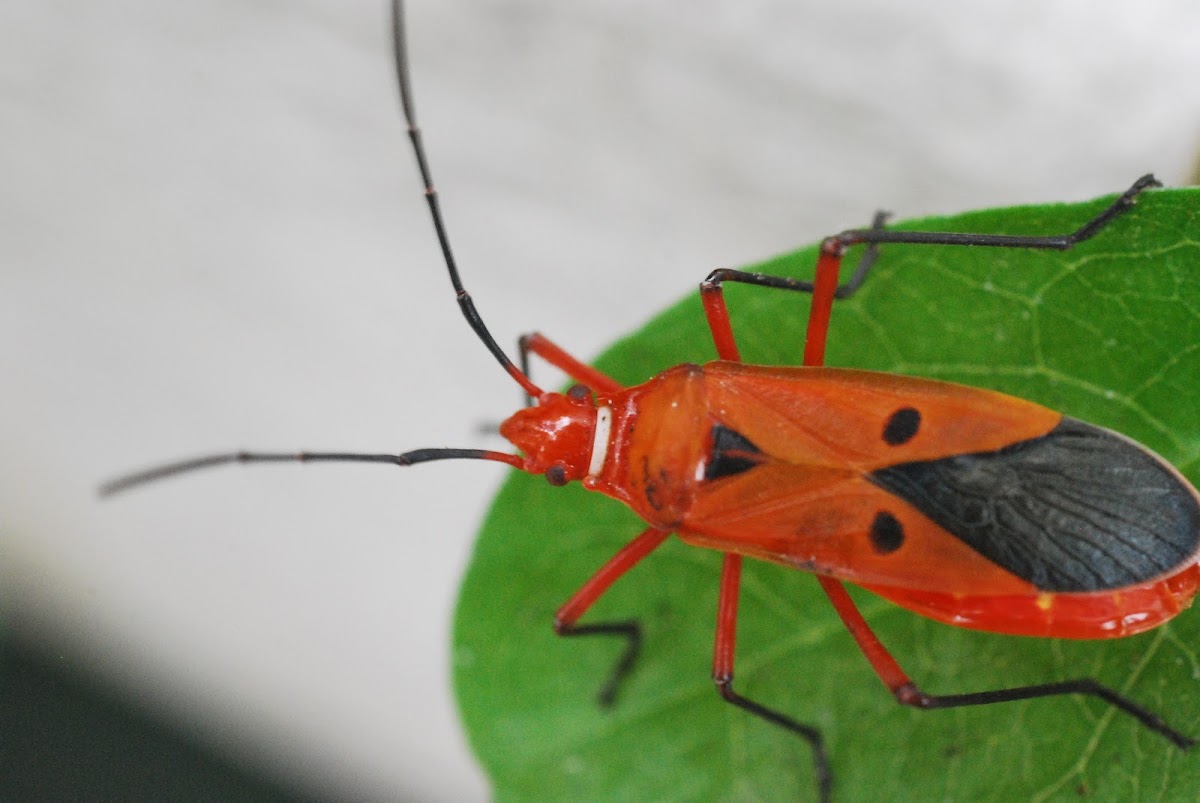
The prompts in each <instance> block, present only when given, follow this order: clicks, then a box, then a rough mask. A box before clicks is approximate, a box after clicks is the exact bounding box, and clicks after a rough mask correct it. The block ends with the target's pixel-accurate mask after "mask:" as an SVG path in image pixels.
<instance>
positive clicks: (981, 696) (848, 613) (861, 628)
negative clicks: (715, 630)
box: [817, 577, 1196, 750]
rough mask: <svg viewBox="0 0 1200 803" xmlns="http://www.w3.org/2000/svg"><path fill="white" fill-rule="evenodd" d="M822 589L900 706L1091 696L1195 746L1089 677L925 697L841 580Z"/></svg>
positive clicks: (823, 583) (825, 581) (830, 581)
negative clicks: (864, 616) (865, 617)
mask: <svg viewBox="0 0 1200 803" xmlns="http://www.w3.org/2000/svg"><path fill="white" fill-rule="evenodd" d="M817 579H818V580H819V581H820V582H821V588H822V589H824V591H825V593H826V594H827V595H828V596H829V600H830V601H831V602H832V603H833V607H834V609H835V610H836V611H837V613H838V616H840V617H841V619H842V622H843V623H845V625H846V629H847V630H849V631H850V635H851V636H853V637H854V641H855V642H856V643H857V644H858V646H859V649H861V650H862V651H863V655H865V656H866V658H867V660H868V661H869V662H870V664H871V666H872V667H873V668H874V669H875V673H876V674H877V675H879V679H880V680H882V681H883V682H884V685H886V686H887V687H888V689H890V690H891V692H892V694H893V695H894V696H895V698H896V700H897V701H898V702H899V703H901V704H902V705H910V706H912V707H914V708H922V709H930V708H958V707H960V706H965V705H988V704H991V703H1006V702H1011V701H1013V700H1031V699H1034V698H1036V697H1054V696H1057V695H1060V694H1087V695H1091V696H1092V697H1097V698H1099V699H1101V700H1103V701H1104V702H1106V703H1108V704H1109V705H1112V706H1114V707H1116V708H1119V709H1120V710H1122V711H1124V712H1125V713H1127V714H1129V715H1130V716H1132V717H1134V718H1136V719H1137V720H1138V721H1139V722H1141V723H1142V724H1143V725H1144V726H1146V727H1147V728H1149V729H1150V730H1152V731H1154V732H1155V733H1157V734H1160V735H1161V736H1163V737H1165V738H1167V739H1169V740H1170V741H1171V742H1172V743H1174V744H1175V745H1177V746H1178V747H1180V748H1181V749H1184V750H1186V749H1188V748H1189V747H1191V746H1192V745H1194V744H1195V743H1196V740H1195V739H1191V738H1189V737H1187V736H1184V735H1183V734H1182V733H1180V732H1179V731H1177V730H1175V729H1174V728H1172V727H1171V726H1170V725H1168V724H1167V723H1166V722H1164V721H1163V719H1162V717H1160V716H1158V715H1157V714H1155V713H1153V712H1152V711H1149V710H1147V709H1146V708H1143V707H1142V706H1140V705H1138V704H1137V703H1135V702H1133V701H1132V700H1130V699H1128V698H1126V697H1124V696H1122V695H1120V694H1118V693H1117V692H1115V691H1113V690H1112V689H1110V688H1109V687H1107V686H1105V685H1103V684H1101V683H1098V682H1097V681H1095V680H1093V679H1091V678H1079V679H1076V680H1064V681H1060V682H1057V683H1041V684H1037V685H1033V686H1018V687H1016V688H1012V689H996V690H994V691H982V692H973V693H969V694H947V695H933V694H926V693H925V692H923V691H921V689H920V688H918V687H917V685H916V684H915V683H913V682H912V680H910V679H909V677H908V675H906V674H904V670H902V669H901V668H900V665H899V664H897V663H896V659H894V658H893V657H892V656H891V653H889V652H888V651H887V648H886V647H884V646H883V643H882V642H881V641H880V640H879V638H878V637H877V636H876V635H875V634H874V633H873V632H872V631H871V628H870V626H869V625H868V624H867V622H866V620H865V619H863V617H862V614H861V613H859V611H858V608H857V607H856V606H855V605H854V601H853V600H852V599H851V598H850V595H849V594H848V593H847V592H846V588H845V586H843V585H842V584H841V583H840V582H838V581H837V580H834V579H832V578H830V577H818V578H817Z"/></svg>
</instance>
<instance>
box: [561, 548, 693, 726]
mask: <svg viewBox="0 0 1200 803" xmlns="http://www.w3.org/2000/svg"><path fill="white" fill-rule="evenodd" d="M670 534H671V531H670V530H659V529H655V528H653V527H651V528H650V529H648V530H645V531H644V532H643V533H642V534H641V535H639V536H638V537H637V538H635V539H633V540H632V541H630V542H629V543H628V544H626V545H625V546H624V547H622V548H621V550H620V551H619V552H617V554H615V555H613V556H612V558H610V559H609V561H608V563H605V564H604V565H603V566H601V567H600V570H599V571H597V572H596V573H595V574H594V575H592V577H591V579H589V580H588V581H587V582H586V583H584V584H583V587H582V588H580V589H579V590H578V591H576V592H575V593H574V594H573V595H571V598H570V599H569V600H567V601H566V603H565V604H564V605H563V606H562V607H561V608H559V609H558V613H556V614H555V615H554V632H555V633H557V634H558V635H560V636H596V635H600V636H621V637H622V638H624V639H625V641H626V644H625V652H624V653H622V654H621V657H620V658H619V659H618V660H617V663H616V665H615V666H614V667H613V670H612V673H611V674H610V675H609V677H608V680H606V681H605V682H604V685H602V686H601V687H600V692H599V694H598V695H597V699H598V701H599V703H600V705H601V706H602V707H604V708H609V707H611V706H612V704H613V703H614V702H616V699H617V692H618V691H619V690H620V686H621V682H622V681H624V680H625V678H626V677H627V676H628V675H629V673H630V671H631V670H632V669H633V665H634V663H635V662H636V661H637V656H638V652H639V651H640V650H641V646H642V628H641V625H640V624H638V622H637V620H636V619H626V620H623V621H616V622H596V623H593V624H587V625H577V624H575V623H576V622H577V621H578V620H579V617H581V616H583V614H584V613H586V612H587V609H588V608H590V607H592V604H593V603H595V601H596V600H598V599H600V597H601V596H602V595H603V594H604V592H605V591H607V590H608V588H609V586H611V585H612V584H613V583H615V582H616V581H617V578H619V577H620V576H621V575H623V574H625V572H627V571H629V570H630V569H632V568H633V567H634V566H636V565H637V564H638V562H639V561H641V559H642V558H644V557H646V556H647V555H649V554H650V553H651V552H653V551H654V550H655V549H656V548H657V547H658V546H659V545H660V544H662V542H663V541H665V540H666V539H667V536H668V535H670Z"/></svg>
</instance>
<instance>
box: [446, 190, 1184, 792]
mask: <svg viewBox="0 0 1200 803" xmlns="http://www.w3.org/2000/svg"><path fill="white" fill-rule="evenodd" d="M1104 204H1105V200H1098V201H1095V202H1091V203H1085V204H1079V205H1072V206H1067V205H1052V206H1039V207H1024V208H1017V209H1000V210H990V211H984V212H975V213H971V214H966V215H961V216H958V217H952V218H940V219H928V220H920V221H913V222H910V223H907V224H904V228H913V229H922V230H934V231H938V230H941V231H977V232H1002V233H1007V234H1018V233H1020V234H1060V233H1065V232H1069V231H1073V230H1074V229H1076V228H1077V227H1078V226H1079V225H1080V224H1081V223H1082V222H1084V221H1086V220H1087V219H1089V217H1090V216H1092V215H1093V214H1095V213H1096V212H1098V211H1099V210H1100V209H1101V208H1102V207H1103V206H1104ZM1198 211H1200V191H1194V190H1176V191H1159V192H1152V193H1148V194H1147V195H1145V196H1143V197H1142V198H1141V199H1140V200H1139V202H1138V204H1137V206H1136V207H1135V208H1134V209H1133V210H1132V211H1131V212H1129V213H1128V214H1126V215H1125V216H1123V217H1121V218H1119V219H1118V220H1117V221H1116V222H1115V223H1113V224H1112V225H1111V226H1110V227H1108V228H1107V229H1105V230H1103V231H1102V232H1100V234H1098V235H1097V236H1096V237H1095V238H1094V239H1093V240H1091V241H1089V242H1086V243H1084V244H1082V245H1080V246H1078V247H1077V248H1075V249H1073V250H1071V251H1068V252H1061V253H1060V252H1038V251H1030V250H1014V249H997V248H962V247H930V246H887V247H885V248H884V249H883V251H882V255H881V258H880V261H879V263H878V265H877V267H876V268H875V270H874V272H873V274H872V275H871V277H870V279H869V280H868V281H867V283H866V284H865V285H864V287H863V288H862V289H861V290H860V291H859V292H858V293H857V294H856V295H855V296H854V297H853V298H851V299H849V300H846V301H841V302H838V303H837V305H836V306H835V309H834V322H833V327H832V329H831V332H830V337H829V352H828V364H830V365H841V366H856V367H861V368H870V369H875V370H881V371H891V372H897V373H905V374H914V375H918V376H928V377H934V378H937V379H944V380H949V381H956V382H963V383H967V384H972V385H977V386H981V387H989V388H995V389H997V390H1001V391H1004V392H1007V393H1011V394H1013V395H1016V396H1021V397H1024V398H1027V399H1031V400H1033V401H1036V402H1040V403H1042V404H1044V405H1046V406H1049V407H1052V408H1054V409H1057V410H1061V411H1063V412H1065V413H1067V414H1069V415H1072V416H1075V417H1077V418H1081V419H1084V420H1086V421H1091V422H1093V423H1096V424H1100V425H1103V426H1107V427H1111V428H1114V429H1117V430H1119V431H1121V432H1124V433H1127V434H1128V435H1130V436H1131V437H1133V438H1135V439H1137V440H1139V441H1141V442H1142V443H1144V444H1146V445H1147V446H1149V447H1150V448H1152V449H1154V450H1155V451H1157V452H1158V453H1159V454H1161V455H1163V456H1164V457H1165V458H1166V459H1168V460H1170V461H1171V462H1172V463H1174V464H1175V465H1176V466H1178V467H1179V468H1180V469H1181V470H1182V471H1183V472H1184V473H1185V474H1186V475H1188V476H1189V477H1190V478H1191V480H1192V482H1193V483H1195V482H1196V481H1197V480H1198V479H1200V415H1197V413H1198V412H1200V223H1198V220H1197V212H1198ZM855 257H856V255H855V254H851V255H850V257H849V259H848V261H847V264H848V265H851V264H853V260H854V259H855ZM814 261H815V249H814V248H808V249H805V250H803V251H799V252H797V253H794V254H789V255H787V256H783V257H780V258H778V259H774V260H771V261H769V262H767V263H764V264H763V265H759V266H753V267H752V268H751V269H752V270H762V271H764V272H770V273H778V274H783V275H789V276H795V277H809V276H811V274H812V265H813V264H814ZM695 278H697V279H698V278H700V277H699V275H697V277H695ZM727 297H728V302H729V307H730V310H731V311H732V314H733V325H734V331H735V333H736V334H737V336H738V339H739V342H740V344H741V348H742V354H743V357H744V358H745V360H746V361H747V362H754V363H765V364H796V363H798V362H799V359H800V352H801V346H802V343H803V337H804V331H803V330H804V325H805V318H806V315H807V311H808V303H809V301H808V297H807V296H804V295H801V294H792V293H784V292H778V291H771V290H765V289H761V288H752V287H744V286H737V285H729V286H728V291H727ZM714 356H715V352H714V349H713V346H712V339H711V337H710V335H709V334H708V330H707V327H706V325H705V322H704V316H703V313H702V310H701V306H700V303H699V299H698V297H697V294H694V293H693V294H691V295H690V296H689V297H688V298H687V299H686V300H685V301H683V302H682V303H680V304H678V305H677V306H675V307H673V308H671V309H669V310H667V311H666V312H664V313H663V314H662V315H660V316H658V317H657V318H655V319H654V320H653V321H651V322H650V323H649V324H648V325H647V326H646V327H645V328H644V329H643V330H642V331H640V332H638V333H637V334H635V335H633V336H631V337H628V338H625V339H623V340H621V341H619V342H618V343H617V344H616V345H614V346H613V347H612V349H610V350H609V351H608V352H607V353H606V354H604V355H603V356H602V357H601V358H600V359H599V360H598V361H597V363H596V364H597V365H598V366H599V367H600V368H601V369H602V370H604V371H606V372H608V373H609V374H610V375H612V376H614V377H615V378H617V379H618V380H620V381H621V382H624V383H629V384H634V383H638V382H642V381H645V380H646V379H648V378H649V377H651V376H653V375H654V374H655V373H657V372H659V371H661V370H663V369H665V368H667V367H669V366H672V365H676V364H678V363H682V362H704V361H707V360H710V359H713V358H714ZM641 528H642V524H641V522H640V521H639V520H638V519H637V518H636V517H635V516H634V515H633V514H631V513H630V512H629V511H628V510H626V509H624V508H623V507H622V506H621V505H619V504H618V503H616V502H614V501H612V500H610V499H607V498H603V497H600V496H599V495H593V494H589V493H587V492H586V491H584V490H582V489H581V488H580V487H579V486H578V485H574V486H572V487H567V488H553V487H550V486H549V485H548V483H547V482H546V481H545V480H544V479H542V478H540V477H529V476H525V475H515V476H513V477H512V478H511V479H510V480H509V482H508V483H507V484H506V485H505V487H504V489H503V490H502V491H501V493H500V495H499V496H498V497H497V499H496V501H495V504H494V506H493V508H492V511H491V514H490V515H489V517H488V520H487V523H486V525H485V527H484V529H483V532H482V534H481V536H480V538H479V542H478V544H477V546H476V550H475V555H474V559H473V561H472V563H471V566H470V568H469V570H468V573H467V577H466V580H465V582H464V585H463V589H462V596H461V598H460V600H459V607H458V612H457V621H456V625H455V645H456V646H455V685H456V689H457V693H458V697H459V702H460V705H461V707H462V712H463V720H464V722H465V724H466V727H467V732H468V734H469V738H470V741H471V744H472V746H473V747H474V749H475V751H476V753H477V755H478V756H479V758H480V760H481V761H482V762H483V765H484V767H485V768H486V770H487V772H488V774H489V775H490V777H491V779H492V783H493V785H494V792H495V796H496V798H497V799H498V800H601V799H604V800H788V799H792V800H794V799H798V798H799V799H811V798H812V797H813V796H814V787H813V779H812V763H811V759H810V755H809V750H808V747H807V746H806V745H805V744H804V743H803V742H802V741H801V740H799V739H797V738H795V737H794V736H792V735H790V734H788V733H786V732H784V731H782V730H781V729H779V728H775V727H771V726H770V725H768V724H766V723H764V722H762V721H760V720H758V719H756V718H754V717H751V716H749V715H747V714H746V713H744V712H742V711H740V710H738V709H735V708H734V707H732V706H730V705H728V704H726V703H724V702H722V701H721V699H720V698H719V697H718V696H717V694H716V693H715V691H714V690H713V685H712V682H711V680H710V673H711V661H712V632H713V624H714V619H715V610H716V597H717V581H718V575H719V570H720V562H721V560H720V559H721V556H720V555H719V554H717V553H713V552H707V551H704V550H699V549H694V548H689V547H686V546H684V545H682V544H681V543H679V542H678V541H677V540H675V539H670V540H668V542H667V543H666V544H665V545H664V546H663V547H662V548H660V549H659V550H658V551H656V552H655V553H654V554H652V555H651V556H650V557H649V558H647V559H646V560H645V561H644V562H643V563H642V564H641V565H639V566H637V567H636V568H634V569H633V570H632V571H631V572H630V573H629V574H628V575H626V576H625V577H623V578H621V580H619V581H618V582H617V584H616V585H615V586H614V587H613V588H612V590H611V591H610V592H609V593H608V594H607V595H606V596H605V597H603V598H602V599H601V600H600V601H599V602H598V603H597V604H596V606H595V607H594V609H593V610H592V611H590V612H589V613H588V614H587V616H586V617H585V618H584V620H583V621H584V622H587V621H602V620H605V619H622V618H628V617H630V616H636V617H639V618H640V619H641V621H642V623H643V626H644V628H645V636H646V638H645V646H644V651H643V655H642V659H641V661H640V663H639V665H638V666H637V668H636V670H635V671H634V673H633V675H632V676H631V677H630V678H629V679H628V680H627V682H626V684H625V685H624V687H623V688H622V693H621V697H620V699H619V700H618V702H617V705H616V706H615V708H613V709H612V710H608V711H602V710H600V709H599V708H598V707H597V705H596V702H595V696H596V692H597V690H598V689H599V687H600V684H601V683H602V681H603V680H604V679H605V678H606V677H607V674H608V672H609V671H610V669H611V667H612V665H613V662H614V660H615V659H616V657H617V655H618V654H619V653H620V650H621V648H622V643H620V642H619V640H614V639H606V638H585V639H559V638H556V637H555V635H554V633H553V631H552V629H551V621H552V617H553V614H554V611H555V609H556V608H557V607H558V606H559V605H560V604H561V603H562V602H564V601H565V600H566V599H567V598H568V596H570V594H571V593H572V592H573V591H575V590H576V589H577V588H578V587H579V586H580V585H581V584H582V583H583V582H584V581H585V580H586V579H587V578H588V577H589V576H590V575H591V574H592V572H594V571H595V570H596V569H597V568H598V567H599V566H600V565H601V564H602V563H603V562H604V561H605V560H607V559H608V558H609V557H610V556H611V555H612V554H613V553H614V552H615V551H616V550H617V549H619V548H620V547H621V546H622V545H623V544H624V543H626V542H627V541H628V540H630V539H631V538H632V537H633V536H634V535H636V534H637V533H638V532H640V530H641ZM855 598H856V599H857V600H858V601H859V603H860V605H861V607H862V611H863V613H864V614H865V616H866V617H867V619H868V621H869V622H870V623H871V624H872V626H873V627H874V628H875V629H876V632H877V633H878V635H879V636H880V637H881V638H882V639H883V641H884V643H885V644H887V645H888V647H889V648H890V649H891V651H892V652H893V654H894V655H895V656H896V658H897V659H898V660H899V661H900V663H901V665H902V666H903V667H905V669H906V670H907V671H908V673H909V674H910V675H911V676H912V677H913V678H914V680H916V682H917V683H918V684H920V685H921V686H922V687H923V688H925V689H926V690H927V691H929V692H931V693H934V694H939V693H940V694H950V693H958V692H967V691H977V690H984V689H994V688H1001V687H1007V686H1013V685H1019V684H1030V683H1039V682H1044V681H1051V680H1058V679H1066V678H1073V677H1078V676H1090V677H1095V678H1097V679H1099V680H1100V681H1102V682H1104V683H1107V684H1110V685H1111V686H1113V687H1115V688H1116V689H1118V690H1120V691H1121V692H1123V693H1125V694H1127V695H1129V696H1130V697H1132V698H1133V699H1134V700H1136V701H1138V702H1140V703H1142V704H1144V705H1146V706H1148V707H1150V708H1151V709H1153V710H1155V711H1158V712H1161V713H1163V715H1164V716H1165V717H1166V718H1167V719H1168V720H1169V721H1170V722H1171V723H1172V724H1173V725H1174V726H1176V727H1177V728H1180V729H1181V730H1183V731H1184V732H1186V733H1189V734H1192V735H1200V684H1198V682H1197V681H1198V679H1200V658H1198V656H1197V654H1196V646H1195V645H1198V644H1200V614H1197V613H1196V612H1189V613H1185V614H1184V615H1182V616H1180V617H1178V618H1177V619H1176V620H1174V621H1173V622H1171V623H1170V624H1169V625H1167V626H1165V627H1162V628H1159V629H1157V630H1156V631H1154V632H1151V633H1146V634H1143V635H1140V636H1136V637H1133V638H1127V639H1116V640H1112V641H1091V642H1067V641H1058V640H1046V639H1032V638H1013V637H1004V636H997V635H992V634H985V633H976V632H969V631H965V630H959V629H956V628H952V627H947V626H944V625H940V624H937V623H934V622H930V621H927V620H924V619H921V618H919V617H917V616H914V615H912V614H910V613H908V612H905V611H903V610H901V609H899V608H896V607H894V606H892V605H890V604H888V603H886V602H884V601H883V600H881V599H879V598H876V597H874V596H872V595H871V594H869V593H866V592H862V591H860V590H855ZM738 645H739V647H738V656H737V658H738V660H737V668H736V673H737V675H736V676H737V688H738V689H739V690H740V691H741V692H742V693H743V694H746V695H747V696H749V697H751V698H753V699H755V700H758V701H760V702H762V703H764V704H766V705H769V706H771V707H775V708H777V709H779V710H780V711H783V712H786V713H787V714H789V715H792V716H794V717H795V718H797V719H799V720H800V721H803V722H807V723H811V724H813V725H815V726H817V727H819V728H821V729H822V730H823V732H824V734H825V736H826V738H827V740H828V746H829V750H830V754H831V757H832V763H833V770H834V773H835V789H834V794H835V798H836V799H837V800H843V801H845V800H885V799H902V800H933V799H937V800H1013V799H1037V800H1058V799H1062V800H1074V799H1076V798H1077V797H1079V796H1080V795H1090V796H1092V797H1093V798H1094V799H1103V800H1135V799H1136V800H1159V799H1161V800H1176V799H1190V798H1194V795H1195V790H1196V789H1200V755H1188V754H1185V753H1183V752H1181V751H1179V750H1178V749H1176V748H1175V747H1173V746H1172V745H1170V744H1169V743H1168V742H1166V740H1164V739H1162V738H1160V737H1159V736H1156V735H1154V734H1152V733H1150V732H1148V731H1146V730H1145V729H1144V728H1142V727H1140V726H1139V725H1137V724H1136V723H1135V722H1134V721H1133V720H1131V719H1130V718H1129V717H1127V716H1125V715H1122V714H1118V713H1114V711H1113V710H1112V709H1111V708H1109V707H1107V706H1105V705H1103V704H1101V703H1098V702H1095V701H1092V700H1081V699H1076V698H1073V697H1064V698H1058V699H1043V700H1035V701H1031V702H1024V703H1007V704H1002V705H992V706H983V707H979V708H964V709H955V710H947V711H931V712H924V711H915V710H912V709H907V708H903V707H901V706H899V705H897V704H896V703H895V702H894V701H893V700H892V698H891V696H890V695H889V694H888V693H887V691H886V690H885V689H884V688H883V687H882V685H881V684H880V682H879V680H878V679H877V678H876V677H875V675H874V674H873V673H872V671H871V668H870V667H869V666H868V664H867V662H866V661H865V660H864V659H863V658H862V656H861V655H860V654H859V653H858V651H857V648H856V647H855V646H854V644H853V642H852V641H851V640H850V637H849V636H848V634H847V633H846V632H845V630H844V629H843V628H842V627H841V625H840V623H839V622H838V620H837V618H836V617H835V615H834V614H833V611H832V610H831V609H830V607H829V605H828V603H827V601H826V600H825V599H824V597H823V596H822V594H821V592H820V590H819V588H818V586H817V584H816V582H815V581H814V580H813V578H811V577H809V576H807V575H805V574H803V573H801V572H797V571H793V570H790V569H788V568H785V567H782V566H776V565H771V564H761V563H757V562H754V561H748V562H747V564H746V574H745V578H744V580H743V592H742V604H741V618H740V624H739V632H738Z"/></svg>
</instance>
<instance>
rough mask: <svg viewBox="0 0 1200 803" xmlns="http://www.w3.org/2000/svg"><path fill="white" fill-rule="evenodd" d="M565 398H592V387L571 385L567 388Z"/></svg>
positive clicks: (577, 399) (579, 399) (584, 399)
mask: <svg viewBox="0 0 1200 803" xmlns="http://www.w3.org/2000/svg"><path fill="white" fill-rule="evenodd" d="M567 398H569V399H574V400H575V401H586V400H587V399H590V398H592V389H591V388H589V387H588V386H587V385H579V384H575V385H571V387H569V388H567Z"/></svg>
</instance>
